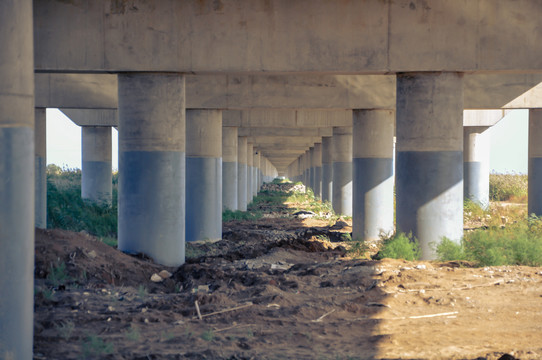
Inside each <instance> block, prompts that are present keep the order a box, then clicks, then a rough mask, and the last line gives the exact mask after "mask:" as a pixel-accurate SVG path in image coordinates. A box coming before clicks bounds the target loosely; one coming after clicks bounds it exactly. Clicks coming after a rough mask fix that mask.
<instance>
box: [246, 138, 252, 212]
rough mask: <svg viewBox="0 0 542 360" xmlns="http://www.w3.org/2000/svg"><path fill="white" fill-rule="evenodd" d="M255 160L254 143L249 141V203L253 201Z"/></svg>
mask: <svg viewBox="0 0 542 360" xmlns="http://www.w3.org/2000/svg"><path fill="white" fill-rule="evenodd" d="M253 161H254V144H253V143H251V142H247V188H246V189H245V190H246V192H247V205H248V204H250V203H251V202H252V198H253V196H252V186H253V185H252V182H253V181H254V177H253V172H252V167H253V164H254V163H253Z"/></svg>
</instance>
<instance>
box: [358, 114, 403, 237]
mask: <svg viewBox="0 0 542 360" xmlns="http://www.w3.org/2000/svg"><path fill="white" fill-rule="evenodd" d="M394 127H395V112H394V111H393V110H354V141H353V146H354V147H353V210H354V214H353V216H352V220H353V224H352V225H353V226H352V238H354V239H358V240H375V239H378V238H379V235H380V234H382V233H383V234H391V233H393V230H394V229H393V135H394Z"/></svg>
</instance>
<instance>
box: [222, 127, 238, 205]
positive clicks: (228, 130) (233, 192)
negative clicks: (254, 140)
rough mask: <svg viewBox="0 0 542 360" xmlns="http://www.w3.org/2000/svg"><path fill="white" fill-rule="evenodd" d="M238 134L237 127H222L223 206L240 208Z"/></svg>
mask: <svg viewBox="0 0 542 360" xmlns="http://www.w3.org/2000/svg"><path fill="white" fill-rule="evenodd" d="M237 135H238V131H237V128H236V127H229V126H227V127H223V128H222V208H223V210H225V209H230V210H234V211H235V210H238V209H239V205H238V195H237V182H238V178H237V177H238V174H239V169H238V166H239V164H238V162H237V152H238V150H237V142H238V140H237Z"/></svg>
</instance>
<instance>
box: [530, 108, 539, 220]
mask: <svg viewBox="0 0 542 360" xmlns="http://www.w3.org/2000/svg"><path fill="white" fill-rule="evenodd" d="M541 138H542V109H530V110H529V168H528V174H529V175H528V176H529V179H528V181H529V182H528V183H529V190H528V191H529V199H528V206H527V207H528V213H529V215H531V214H534V215H536V216H542V142H541V141H540V139H541Z"/></svg>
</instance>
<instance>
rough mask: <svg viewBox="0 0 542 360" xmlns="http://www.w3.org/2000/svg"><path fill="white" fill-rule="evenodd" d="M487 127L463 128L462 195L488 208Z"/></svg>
mask: <svg viewBox="0 0 542 360" xmlns="http://www.w3.org/2000/svg"><path fill="white" fill-rule="evenodd" d="M488 129H489V126H465V127H463V195H464V197H465V199H470V200H472V201H473V202H475V203H477V204H479V205H480V206H482V207H483V208H487V207H489V147H490V137H489V131H487V130H488Z"/></svg>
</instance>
